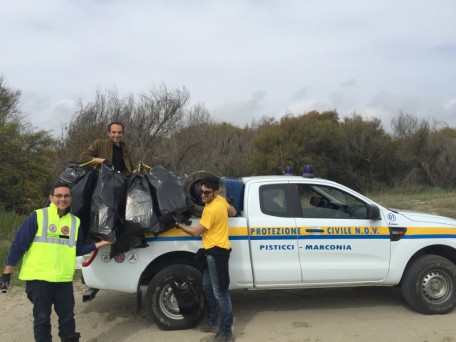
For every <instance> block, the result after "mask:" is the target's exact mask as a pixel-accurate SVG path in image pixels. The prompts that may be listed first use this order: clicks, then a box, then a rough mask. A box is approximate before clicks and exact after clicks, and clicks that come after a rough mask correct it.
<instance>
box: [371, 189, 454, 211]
mask: <svg viewBox="0 0 456 342" xmlns="http://www.w3.org/2000/svg"><path fill="white" fill-rule="evenodd" d="M368 197H369V198H371V199H372V200H374V201H376V202H377V203H379V204H381V205H383V206H385V207H387V208H394V209H406V210H412V211H418V212H423V213H429V214H435V215H441V216H446V217H452V218H456V191H446V190H441V189H427V190H426V191H419V192H414V191H410V190H397V189H396V190H393V191H388V192H384V193H379V194H375V195H372V194H371V195H370V196H368Z"/></svg>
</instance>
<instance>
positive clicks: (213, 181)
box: [201, 176, 220, 191]
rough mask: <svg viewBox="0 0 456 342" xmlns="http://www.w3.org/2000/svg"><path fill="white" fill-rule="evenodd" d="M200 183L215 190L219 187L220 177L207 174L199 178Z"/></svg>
mask: <svg viewBox="0 0 456 342" xmlns="http://www.w3.org/2000/svg"><path fill="white" fill-rule="evenodd" d="M201 185H202V186H203V185H204V186H205V187H206V188H208V189H211V190H214V191H217V190H218V189H220V179H219V178H218V177H217V176H209V177H206V178H204V179H203V180H201Z"/></svg>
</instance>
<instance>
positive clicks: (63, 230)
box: [60, 226, 70, 234]
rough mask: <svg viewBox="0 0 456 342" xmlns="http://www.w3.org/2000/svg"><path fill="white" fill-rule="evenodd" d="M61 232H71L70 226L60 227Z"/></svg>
mask: <svg viewBox="0 0 456 342" xmlns="http://www.w3.org/2000/svg"><path fill="white" fill-rule="evenodd" d="M60 232H61V233H62V234H68V233H69V232H70V228H68V227H67V226H64V227H62V228H60Z"/></svg>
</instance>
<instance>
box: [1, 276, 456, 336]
mask: <svg viewBox="0 0 456 342" xmlns="http://www.w3.org/2000/svg"><path fill="white" fill-rule="evenodd" d="M84 290H85V286H84V285H82V284H78V283H75V297H76V309H75V314H76V322H77V329H78V331H80V332H81V335H82V338H81V341H88V342H105V341H106V342H108V341H109V342H111V341H128V342H140V341H168V342H171V341H201V340H202V339H204V338H205V337H207V336H210V334H205V333H201V332H198V331H195V330H183V331H161V330H160V329H158V327H157V326H155V325H154V324H153V323H151V321H150V319H149V317H148V315H147V312H146V309H145V307H144V303H143V308H142V311H141V312H140V313H139V314H137V313H136V304H135V295H134V294H125V293H118V292H112V291H100V292H99V293H98V295H97V297H96V298H95V299H94V300H93V301H91V302H86V303H83V302H82V294H83V292H84ZM143 292H145V291H143ZM231 294H232V300H233V308H234V335H235V337H236V341H238V342H242V341H262V342H263V341H307V342H337V341H350V342H352V341H353V342H361V341H362V342H365V341H379V342H381V341H385V342H386V341H388V342H396V341H400V342H407V341H410V342H412V341H413V342H425V341H426V342H456V311H453V312H452V313H450V314H447V315H442V316H425V315H421V314H418V313H415V312H413V311H411V310H410V309H409V308H408V307H407V306H406V305H405V303H404V301H403V299H402V296H401V294H400V290H399V289H397V288H372V287H369V288H357V289H354V288H351V289H320V290H283V291H232V293H231ZM52 322H53V328H52V329H53V336H54V341H59V339H58V335H57V317H56V316H55V314H53V316H52ZM0 341H5V342H6V341H8V342H13V341H18V342H19V341H20V342H24V341H25V342H27V341H33V333H32V305H31V303H29V302H28V300H27V298H26V296H25V293H24V290H23V288H20V287H14V288H12V289H11V290H10V292H9V293H8V294H0Z"/></svg>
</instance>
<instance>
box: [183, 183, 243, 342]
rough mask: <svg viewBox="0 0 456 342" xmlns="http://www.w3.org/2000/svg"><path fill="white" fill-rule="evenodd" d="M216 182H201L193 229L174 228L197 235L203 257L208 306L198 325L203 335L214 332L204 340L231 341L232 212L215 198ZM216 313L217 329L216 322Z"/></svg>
mask: <svg viewBox="0 0 456 342" xmlns="http://www.w3.org/2000/svg"><path fill="white" fill-rule="evenodd" d="M219 188H220V180H219V178H217V177H208V178H206V179H203V180H202V181H201V199H202V201H203V202H204V203H205V206H204V210H203V214H202V216H201V220H200V222H199V224H198V226H197V227H196V228H192V227H189V226H186V225H184V224H182V223H177V227H178V228H180V229H182V230H183V231H184V232H186V233H187V234H189V235H191V236H201V237H202V240H203V247H204V250H205V254H206V267H205V269H204V276H203V289H204V295H205V296H206V302H207V304H208V307H209V312H208V316H207V322H206V323H205V324H203V325H201V326H199V330H201V331H205V332H217V334H216V335H215V336H213V337H212V338H211V339H209V340H208V341H225V342H226V341H234V337H233V333H232V325H233V308H232V306H231V297H230V294H229V292H228V287H229V285H230V275H229V270H228V261H229V258H230V253H231V243H230V240H229V226H228V216H235V215H236V209H235V208H234V207H233V206H231V205H229V204H228V202H227V201H226V199H225V198H223V197H222V196H220V195H218V190H219ZM219 311H220V315H221V317H220V327H218V326H217V319H218V315H219Z"/></svg>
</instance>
